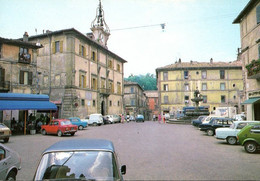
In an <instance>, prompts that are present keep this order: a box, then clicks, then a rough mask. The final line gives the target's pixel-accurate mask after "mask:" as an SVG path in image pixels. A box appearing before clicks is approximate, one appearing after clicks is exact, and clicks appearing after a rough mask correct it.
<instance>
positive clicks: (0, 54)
mask: <svg viewBox="0 0 260 181" xmlns="http://www.w3.org/2000/svg"><path fill="white" fill-rule="evenodd" d="M1 57H2V44H0V58H1Z"/></svg>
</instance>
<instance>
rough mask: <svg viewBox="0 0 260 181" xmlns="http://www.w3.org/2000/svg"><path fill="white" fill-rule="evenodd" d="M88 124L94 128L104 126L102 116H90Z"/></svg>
mask: <svg viewBox="0 0 260 181" xmlns="http://www.w3.org/2000/svg"><path fill="white" fill-rule="evenodd" d="M88 124H89V125H94V126H97V125H99V126H100V125H102V124H104V122H103V117H102V114H90V115H89V120H88Z"/></svg>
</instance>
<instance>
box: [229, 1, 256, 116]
mask: <svg viewBox="0 0 260 181" xmlns="http://www.w3.org/2000/svg"><path fill="white" fill-rule="evenodd" d="M233 23H234V24H240V39H241V48H240V51H239V54H238V59H239V60H241V61H242V67H243V77H244V93H245V102H243V104H244V105H245V107H246V112H247V119H248V120H260V112H259V111H256V110H259V109H260V0H250V1H249V2H248V4H247V5H246V6H245V8H244V9H243V10H242V11H241V12H240V14H239V15H238V16H237V17H236V19H235V20H234V21H233Z"/></svg>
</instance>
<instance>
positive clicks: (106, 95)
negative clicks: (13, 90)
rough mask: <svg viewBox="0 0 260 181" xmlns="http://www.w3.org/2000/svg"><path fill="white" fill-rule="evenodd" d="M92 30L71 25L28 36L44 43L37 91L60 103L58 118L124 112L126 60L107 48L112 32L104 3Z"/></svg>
mask: <svg viewBox="0 0 260 181" xmlns="http://www.w3.org/2000/svg"><path fill="white" fill-rule="evenodd" d="M91 30H92V33H88V34H87V35H85V34H82V33H81V32H79V31H77V30H76V29H74V28H71V29H64V30H58V31H53V32H52V31H46V32H45V33H43V34H40V35H36V36H31V37H29V41H30V42H34V43H36V42H38V43H41V44H42V45H43V48H41V49H39V51H38V55H37V56H38V61H37V67H38V69H37V73H38V75H37V76H38V81H39V90H38V91H39V92H40V93H41V94H48V95H49V96H50V100H51V101H53V102H55V103H56V104H57V106H58V108H59V113H58V117H61V118H68V117H72V116H78V117H80V118H84V117H86V116H87V115H89V114H92V113H101V114H103V115H106V114H121V113H122V112H123V86H124V79H123V78H124V63H126V61H125V60H124V59H123V58H121V57H119V56H118V55H116V54H115V53H113V52H111V51H110V50H108V48H107V40H108V38H109V35H110V31H109V28H108V26H107V25H106V23H105V19H104V12H103V8H102V5H101V3H99V6H98V8H97V14H96V18H95V19H94V21H93V22H92V24H91Z"/></svg>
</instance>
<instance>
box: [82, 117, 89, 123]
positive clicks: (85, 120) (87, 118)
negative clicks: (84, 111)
mask: <svg viewBox="0 0 260 181" xmlns="http://www.w3.org/2000/svg"><path fill="white" fill-rule="evenodd" d="M81 121H83V122H87V123H88V121H89V116H86V117H85V118H83V119H81Z"/></svg>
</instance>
